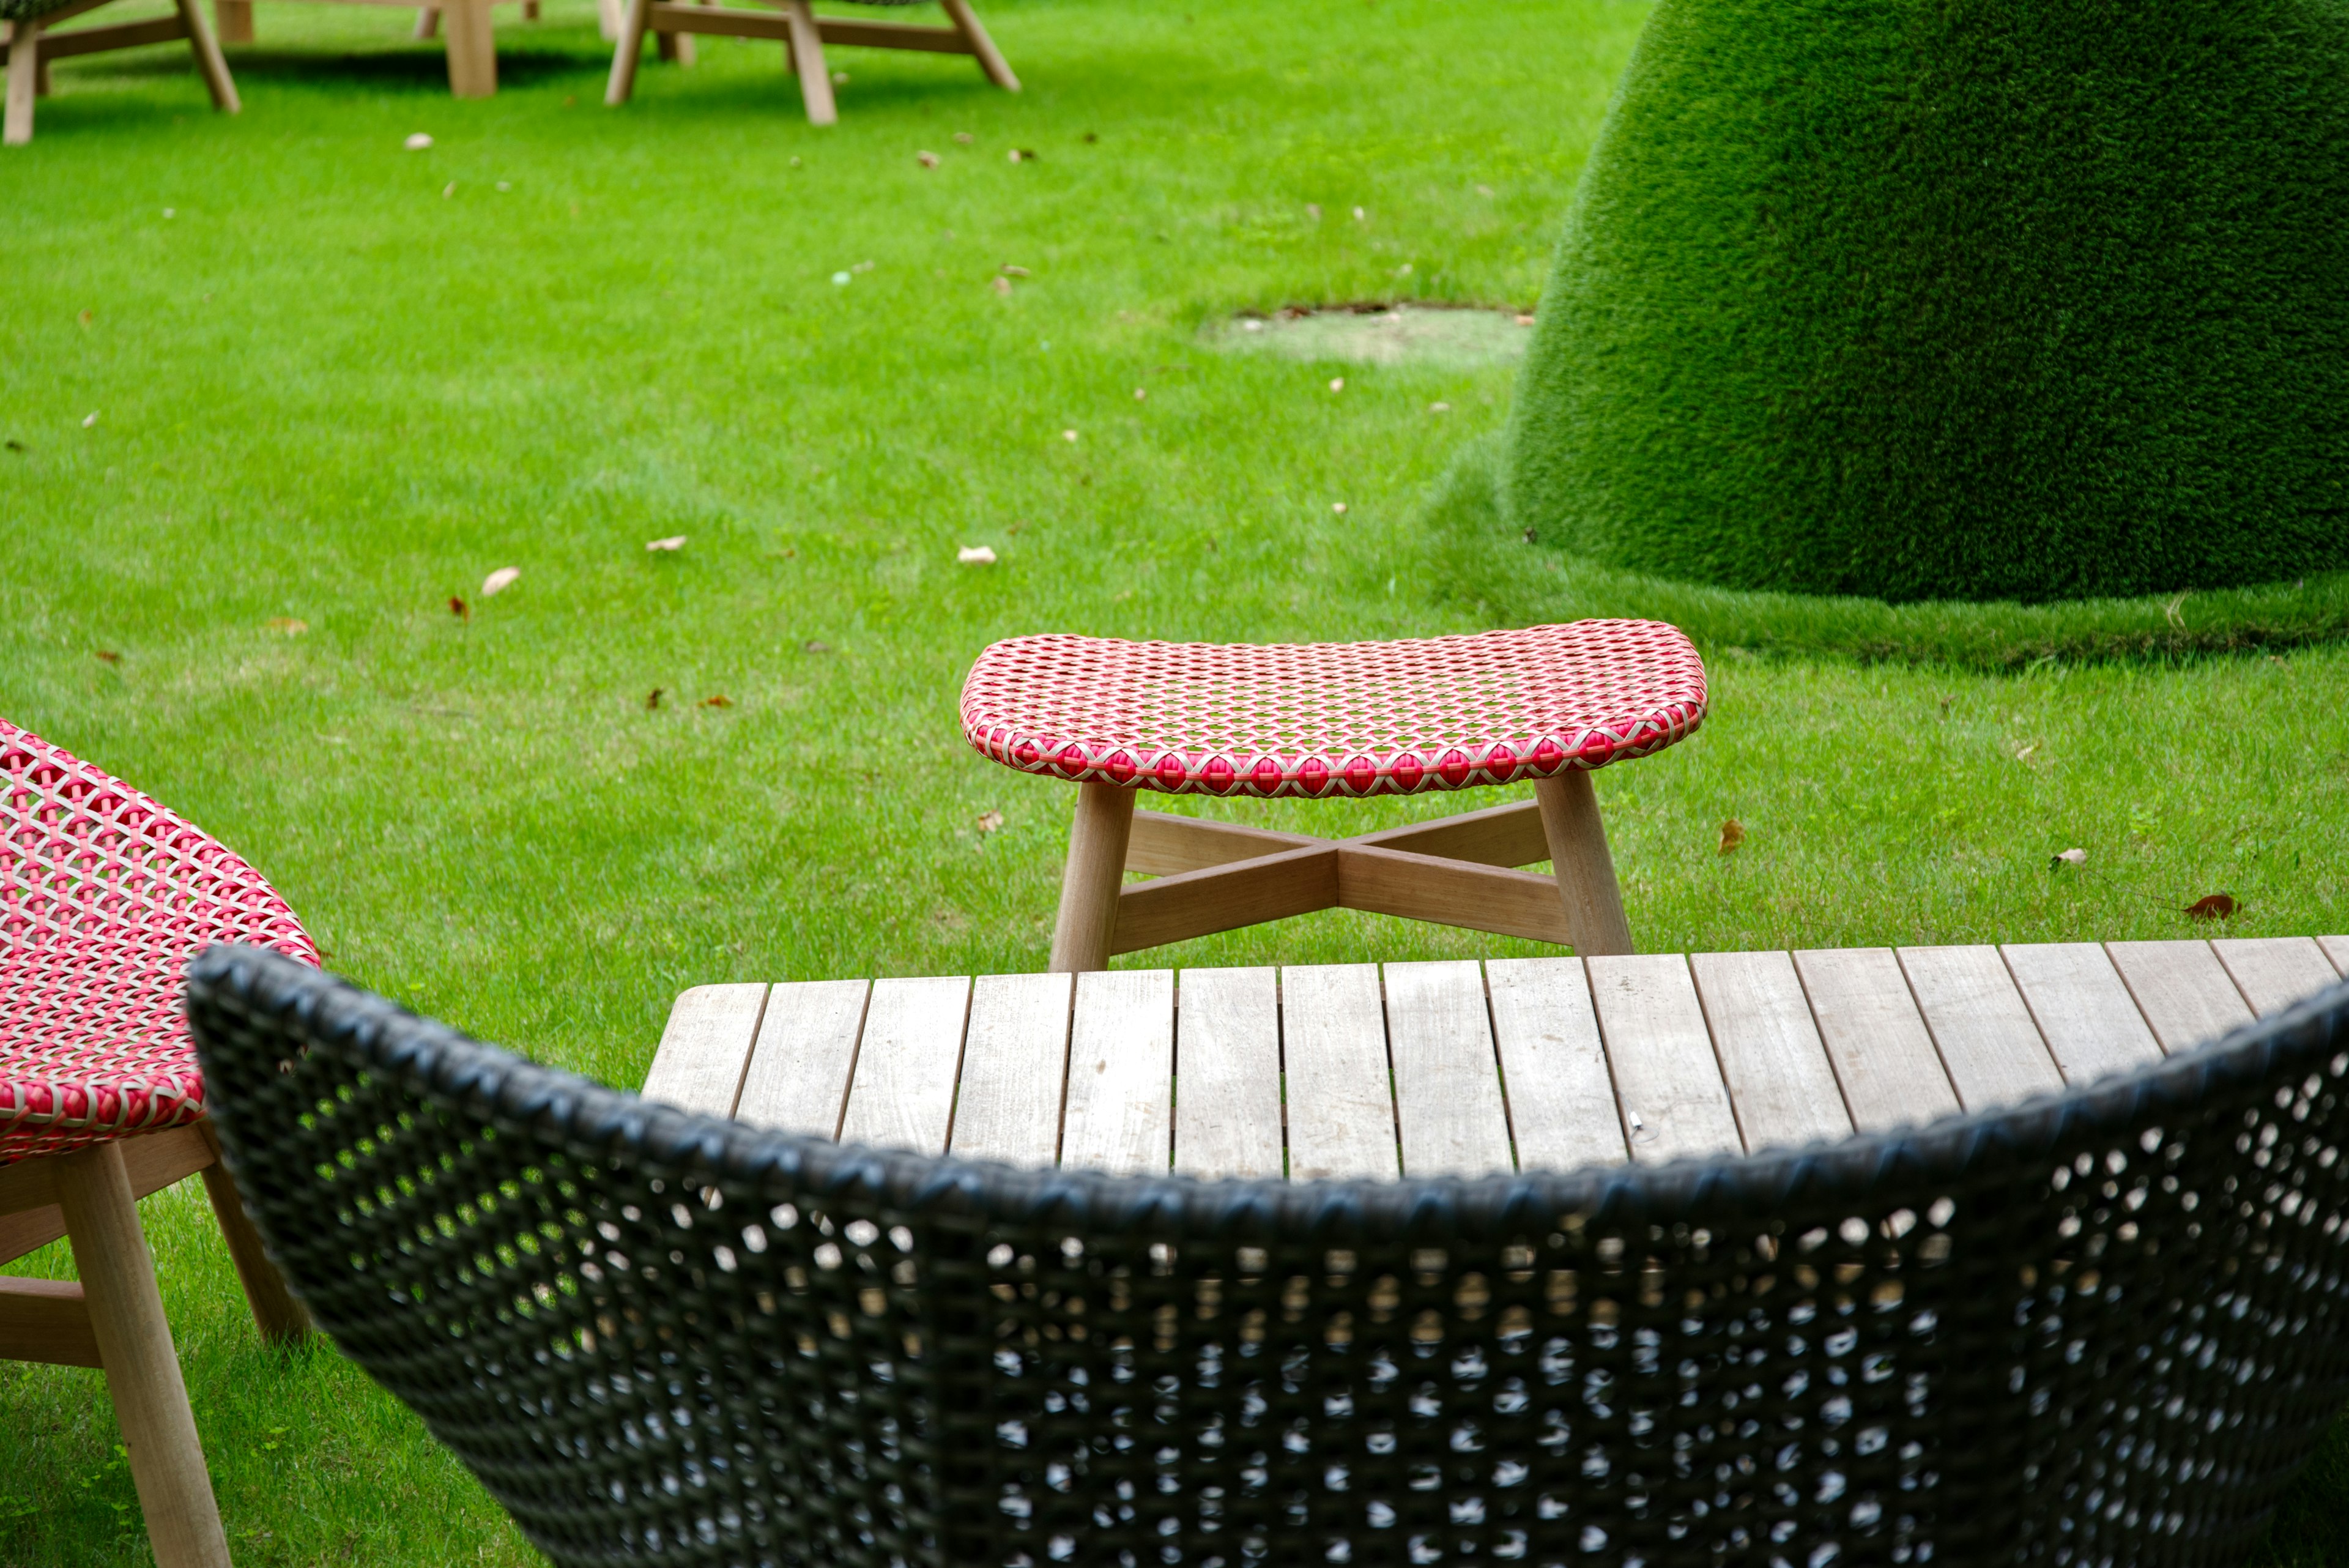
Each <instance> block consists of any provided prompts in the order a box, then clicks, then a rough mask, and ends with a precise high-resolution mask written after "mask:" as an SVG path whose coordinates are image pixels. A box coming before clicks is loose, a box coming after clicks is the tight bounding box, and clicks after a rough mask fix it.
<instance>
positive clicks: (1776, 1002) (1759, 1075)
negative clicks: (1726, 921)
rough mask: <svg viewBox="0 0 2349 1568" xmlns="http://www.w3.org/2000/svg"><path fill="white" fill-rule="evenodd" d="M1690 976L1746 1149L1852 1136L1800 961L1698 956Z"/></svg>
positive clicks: (1778, 956)
mask: <svg viewBox="0 0 2349 1568" xmlns="http://www.w3.org/2000/svg"><path fill="white" fill-rule="evenodd" d="M1689 971H1690V973H1691V974H1692V976H1693V977H1694V978H1695V980H1696V990H1697V996H1698V998H1699V1000H1700V1001H1702V1002H1703V1004H1704V1017H1705V1023H1706V1025H1707V1027H1708V1028H1710V1030H1711V1031H1712V1033H1713V1054H1714V1055H1715V1056H1717V1057H1718V1058H1719V1059H1720V1062H1721V1075H1722V1077H1723V1081H1724V1082H1725V1083H1726V1084H1727V1085H1728V1087H1729V1103H1730V1107H1731V1108H1732V1109H1733V1111H1734V1112H1735V1113H1736V1115H1737V1126H1738V1130H1739V1131H1740V1132H1741V1133H1743V1134H1744V1138H1745V1147H1747V1148H1748V1149H1760V1148H1767V1147H1773V1146H1775V1145H1784V1144H1806V1143H1816V1142H1817V1141H1818V1140H1819V1139H1822V1138H1837V1137H1848V1136H1849V1135H1850V1133H1851V1113H1850V1111H1849V1110H1847V1108H1846V1107H1845V1106H1844V1102H1843V1089H1842V1086H1841V1085H1838V1084H1837V1082H1836V1075H1835V1068H1834V1067H1833V1065H1831V1064H1829V1063H1828V1061H1827V1053H1826V1044H1825V1043H1824V1042H1822V1041H1821V1040H1820V1038H1819V1029H1818V1025H1817V1023H1815V1022H1814V1021H1813V1020H1812V1017H1811V1004H1810V1001H1809V999H1808V998H1807V997H1806V996H1805V995H1804V994H1803V982H1802V980H1801V979H1800V977H1798V976H1797V975H1796V974H1795V961H1794V960H1793V959H1792V958H1790V957H1788V956H1787V955H1786V954H1785V953H1783V952H1755V953H1699V954H1696V955H1694V956H1692V958H1691V959H1690V960H1689Z"/></svg>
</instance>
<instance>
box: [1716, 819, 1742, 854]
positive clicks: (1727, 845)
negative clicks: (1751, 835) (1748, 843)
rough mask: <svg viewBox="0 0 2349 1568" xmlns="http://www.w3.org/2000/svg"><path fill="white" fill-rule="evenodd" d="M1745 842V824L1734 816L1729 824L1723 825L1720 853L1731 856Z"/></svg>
mask: <svg viewBox="0 0 2349 1568" xmlns="http://www.w3.org/2000/svg"><path fill="white" fill-rule="evenodd" d="M1744 842H1745V825H1744V823H1742V822H1740V821H1738V820H1737V819H1736V818H1735V817H1731V818H1730V819H1729V820H1728V821H1727V822H1724V823H1723V824H1722V825H1721V850H1720V852H1721V853H1722V854H1723V855H1727V854H1729V853H1730V852H1731V851H1732V850H1734V849H1735V848H1736V847H1737V846H1739V845H1741V844H1743V843H1744Z"/></svg>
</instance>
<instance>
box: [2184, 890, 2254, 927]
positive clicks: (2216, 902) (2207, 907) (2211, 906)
mask: <svg viewBox="0 0 2349 1568" xmlns="http://www.w3.org/2000/svg"><path fill="white" fill-rule="evenodd" d="M2241 908H2242V906H2241V905H2240V904H2238V903H2237V902H2235V897H2234V895H2233V894H2231V893H2213V894H2211V895H2210V896H2209V898H2197V899H2195V900H2194V901H2193V902H2192V903H2190V904H2189V905H2187V906H2186V913H2187V914H2189V915H2190V916H2192V917H2193V918H2194V919H2198V920H2223V919H2227V918H2228V917H2230V915H2232V914H2234V913H2235V911H2237V910H2238V909H2241Z"/></svg>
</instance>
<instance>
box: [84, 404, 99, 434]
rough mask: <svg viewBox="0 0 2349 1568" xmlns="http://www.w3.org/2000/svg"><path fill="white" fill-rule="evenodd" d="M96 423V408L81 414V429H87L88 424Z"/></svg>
mask: <svg viewBox="0 0 2349 1568" xmlns="http://www.w3.org/2000/svg"><path fill="white" fill-rule="evenodd" d="M96 423H98V410H96V409H92V410H89V412H88V413H87V414H84V415H83V416H82V420H81V428H82V429H84V430H88V429H89V427H90V426H92V425H94V424H96Z"/></svg>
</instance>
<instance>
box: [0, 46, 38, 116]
mask: <svg viewBox="0 0 2349 1568" xmlns="http://www.w3.org/2000/svg"><path fill="white" fill-rule="evenodd" d="M40 83H41V24H40V23H39V22H38V21H25V22H11V23H9V24H8V108H7V114H6V119H5V121H0V146H7V147H22V146H24V145H25V143H26V142H28V141H30V140H33V100H34V99H36V98H37V97H38V96H39V95H40Z"/></svg>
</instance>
